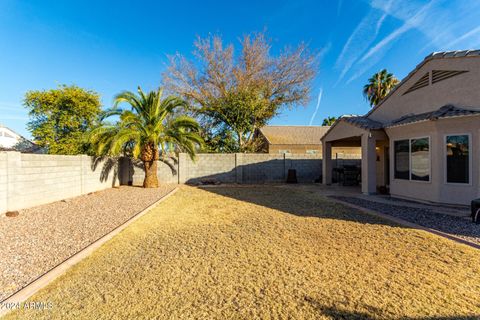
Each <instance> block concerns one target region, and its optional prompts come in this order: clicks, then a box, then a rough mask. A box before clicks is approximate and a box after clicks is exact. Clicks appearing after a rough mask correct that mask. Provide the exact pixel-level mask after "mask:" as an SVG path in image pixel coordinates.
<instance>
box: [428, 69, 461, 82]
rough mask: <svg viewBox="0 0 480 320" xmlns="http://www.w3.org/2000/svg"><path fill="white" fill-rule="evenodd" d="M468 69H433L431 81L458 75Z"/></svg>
mask: <svg viewBox="0 0 480 320" xmlns="http://www.w3.org/2000/svg"><path fill="white" fill-rule="evenodd" d="M465 72H468V71H465V70H463V71H455V70H433V71H432V83H437V82H439V81H442V80H445V79H448V78H451V77H455V76H458V75H459V74H462V73H465Z"/></svg>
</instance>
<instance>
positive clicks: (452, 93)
mask: <svg viewBox="0 0 480 320" xmlns="http://www.w3.org/2000/svg"><path fill="white" fill-rule="evenodd" d="M432 70H456V71H462V70H468V71H469V72H467V73H463V74H460V75H457V76H454V77H452V78H448V79H446V80H443V81H440V82H437V83H434V84H430V85H429V86H427V87H423V88H420V89H418V90H415V91H412V92H409V93H407V94H405V95H404V93H405V91H407V90H408V89H409V88H410V87H411V86H412V85H413V84H414V83H415V82H417V80H418V79H420V78H421V77H422V76H423V75H424V74H425V73H427V72H430V71H432ZM479 78H480V57H465V58H446V59H434V60H431V61H428V62H427V63H426V64H425V65H423V66H422V67H421V68H420V69H419V70H418V71H417V72H416V74H415V75H414V76H413V77H412V78H410V79H409V80H408V81H406V82H405V83H404V84H403V85H402V86H401V87H399V88H398V90H396V91H395V92H394V93H393V94H392V95H391V96H390V97H389V98H388V99H387V100H385V102H384V103H382V104H381V105H379V107H378V108H377V109H374V111H373V112H372V113H371V114H370V116H369V118H371V119H373V120H377V121H381V122H386V121H390V120H393V119H398V118H400V117H402V116H404V115H406V114H409V113H413V114H419V113H423V112H429V111H434V110H437V109H439V108H440V107H442V106H444V105H446V104H454V105H457V106H461V107H467V106H468V107H472V108H476V109H480V104H479V101H480V90H478V79H479Z"/></svg>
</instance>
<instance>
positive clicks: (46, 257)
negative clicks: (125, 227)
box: [0, 185, 174, 301]
mask: <svg viewBox="0 0 480 320" xmlns="http://www.w3.org/2000/svg"><path fill="white" fill-rule="evenodd" d="M173 188H174V186H171V185H163V186H162V187H160V188H158V189H143V188H138V187H126V186H125V187H124V186H122V187H120V188H114V189H107V190H103V191H98V192H95V193H91V194H89V195H83V196H79V197H75V198H71V199H68V200H64V201H58V202H53V203H50V204H47V205H42V206H37V207H33V208H29V209H24V210H20V215H19V216H17V217H14V218H8V217H2V218H1V219H0V244H1V246H0V257H1V259H0V271H1V274H2V277H1V278H0V301H1V300H3V299H5V298H6V297H8V296H9V295H10V294H12V293H14V292H16V291H17V290H19V289H21V288H22V287H24V286H25V285H26V284H28V283H30V282H31V281H33V280H34V279H36V278H37V277H38V276H40V275H42V274H43V273H45V272H46V271H48V270H50V269H51V268H53V267H55V266H56V265H58V264H59V263H60V262H62V261H64V260H65V259H67V258H69V257H70V256H72V255H73V254H75V253H76V252H78V251H80V250H81V249H83V248H85V247H86V246H88V245H89V244H91V243H92V242H94V241H95V240H97V239H98V238H100V237H102V236H103V235H105V234H107V233H108V232H110V231H111V230H113V229H114V228H115V227H117V226H118V225H120V224H122V223H123V222H125V221H126V220H128V219H129V218H130V217H132V216H133V215H135V214H136V213H138V212H139V211H141V210H143V209H144V208H146V207H148V206H149V205H151V204H153V203H154V202H155V201H157V200H159V199H160V198H162V197H163V196H164V195H165V194H167V193H168V192H169V191H170V190H172V189H173Z"/></svg>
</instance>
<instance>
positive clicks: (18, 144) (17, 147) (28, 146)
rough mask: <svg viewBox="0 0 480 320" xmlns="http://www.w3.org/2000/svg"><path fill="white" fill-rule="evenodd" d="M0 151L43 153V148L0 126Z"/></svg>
mask: <svg viewBox="0 0 480 320" xmlns="http://www.w3.org/2000/svg"><path fill="white" fill-rule="evenodd" d="M0 151H20V152H24V153H44V149H43V148H41V147H39V146H37V145H36V144H35V143H33V142H32V141H30V140H28V139H26V138H24V137H23V136H21V135H19V134H18V133H16V132H15V131H13V130H12V129H10V128H8V127H6V126H4V125H2V124H0Z"/></svg>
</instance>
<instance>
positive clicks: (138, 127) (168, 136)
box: [90, 87, 203, 188]
mask: <svg viewBox="0 0 480 320" xmlns="http://www.w3.org/2000/svg"><path fill="white" fill-rule="evenodd" d="M121 103H127V104H129V105H130V107H131V110H126V109H124V108H122V107H121V105H120V104H121ZM186 107H187V103H186V102H185V101H184V100H183V99H180V98H178V97H175V96H169V97H166V98H164V99H162V89H158V91H151V92H149V93H147V94H145V93H144V92H143V91H142V89H141V88H140V87H138V94H135V93H132V92H129V91H124V92H122V93H120V94H118V95H117V96H116V97H115V100H114V106H113V108H111V109H109V110H107V111H105V113H104V114H103V116H102V119H106V118H108V117H111V116H119V120H118V122H117V123H114V124H109V123H104V124H103V125H101V126H99V127H98V128H96V129H94V130H93V131H92V132H91V134H90V141H91V143H92V144H93V146H94V150H95V152H96V154H97V155H99V156H118V155H119V154H122V153H124V154H131V155H132V156H133V157H135V158H139V159H140V160H141V161H142V163H143V166H144V169H145V179H144V181H143V186H144V187H145V188H155V187H158V178H157V160H160V161H167V160H168V159H169V157H170V155H172V154H174V153H175V152H179V151H182V152H186V153H188V154H189V155H190V157H191V158H192V159H194V157H195V153H196V149H197V148H198V146H201V145H202V144H203V140H202V138H201V137H200V136H199V134H198V132H199V129H200V127H199V125H198V123H197V122H196V121H195V120H194V119H193V118H191V117H188V116H185V115H180V116H177V115H176V114H175V110H176V109H177V108H186Z"/></svg>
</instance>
